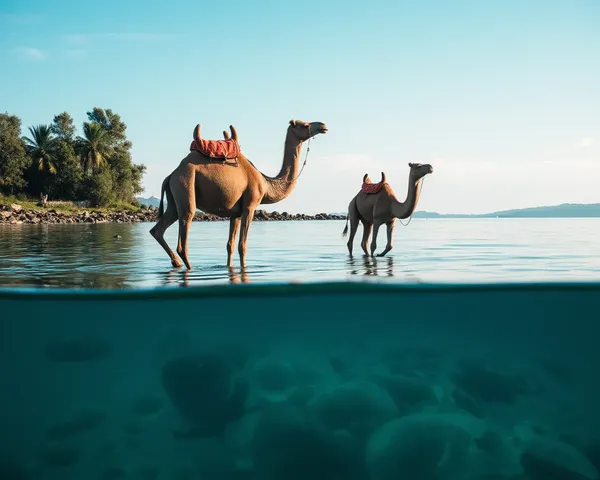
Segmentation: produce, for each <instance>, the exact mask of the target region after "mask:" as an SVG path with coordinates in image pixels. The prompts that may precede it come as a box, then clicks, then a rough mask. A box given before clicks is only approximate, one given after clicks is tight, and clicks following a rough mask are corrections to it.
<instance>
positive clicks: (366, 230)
mask: <svg viewBox="0 0 600 480" xmlns="http://www.w3.org/2000/svg"><path fill="white" fill-rule="evenodd" d="M362 225H363V236H362V240H361V242H360V248H362V250H363V252H365V255H367V256H368V255H369V252H368V250H367V244H368V243H369V235H371V228H372V227H373V224H372V223H369V222H367V221H366V220H363V221H362Z"/></svg>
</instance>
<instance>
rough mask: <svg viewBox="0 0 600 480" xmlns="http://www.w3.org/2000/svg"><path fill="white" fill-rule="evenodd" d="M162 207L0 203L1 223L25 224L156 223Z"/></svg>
mask: <svg viewBox="0 0 600 480" xmlns="http://www.w3.org/2000/svg"><path fill="white" fill-rule="evenodd" d="M157 214H158V209H156V208H154V207H147V208H144V207H142V208H140V209H139V210H120V211H116V210H115V211H107V210H94V209H90V210H81V211H74V212H68V211H60V210H55V209H52V208H51V209H41V210H40V209H29V208H23V207H21V206H20V205H0V224H2V223H6V224H24V223H33V224H36V223H37V224H39V223H61V224H72V223H136V222H155V221H157V220H158V217H157ZM228 219H229V217H227V218H225V217H219V216H217V215H212V214H209V213H202V212H196V215H195V216H194V220H193V221H195V222H214V221H223V220H228ZM345 219H346V216H345V215H333V214H331V215H330V214H328V213H317V214H316V215H305V214H301V213H299V214H290V213H288V212H283V213H279V212H265V211H264V210H256V212H255V213H254V220H255V221H284V220H345Z"/></svg>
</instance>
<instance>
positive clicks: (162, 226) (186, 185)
mask: <svg viewBox="0 0 600 480" xmlns="http://www.w3.org/2000/svg"><path fill="white" fill-rule="evenodd" d="M229 128H230V130H231V137H229V135H228V134H227V132H223V136H224V137H225V140H219V141H216V140H204V139H202V138H201V137H200V125H197V126H196V129H195V131H194V142H192V146H191V147H190V150H191V151H190V153H189V154H188V155H187V156H186V157H185V158H184V159H183V160H181V162H180V163H179V165H178V166H177V168H175V170H173V172H172V173H171V174H170V175H168V176H167V177H166V178H165V179H164V180H163V183H162V187H161V193H160V204H159V207H158V218H159V219H158V222H157V223H156V225H155V226H154V227H152V229H151V230H150V234H151V235H152V236H153V237H154V238H155V239H156V241H157V242H158V243H159V244H160V245H161V246H162V247H163V249H164V250H165V251H166V252H167V254H168V255H169V257H170V258H171V264H172V265H173V267H176V268H177V267H181V262H180V261H179V259H178V258H177V257H176V256H175V254H174V253H173V251H172V250H171V248H170V247H169V245H168V244H167V242H166V241H165V239H164V233H165V231H166V230H167V228H169V227H170V226H171V225H172V224H173V223H175V221H176V220H179V238H178V242H177V254H178V255H179V257H180V258H181V260H183V263H184V264H185V266H186V267H187V269H188V270H191V269H192V266H191V265H190V261H189V258H188V235H189V231H190V225H191V223H192V219H193V218H194V214H195V212H196V209H200V210H202V211H203V212H206V213H212V214H214V215H218V216H221V217H229V219H230V220H229V240H228V241H227V266H228V267H230V268H231V267H232V264H233V251H234V243H235V238H236V236H237V234H238V231H239V232H240V234H239V243H238V253H239V257H240V265H241V268H242V269H245V268H246V251H247V241H248V231H249V229H250V224H251V223H252V220H253V218H254V211H255V210H256V208H257V207H258V205H260V204H273V203H277V202H280V201H281V200H283V199H284V198H286V197H287V196H288V195H290V193H291V192H292V191H293V190H294V187H295V185H296V180H297V179H298V164H299V159H300V152H301V149H302V144H303V142H305V141H306V140H309V139H311V138H312V137H314V136H315V135H317V134H319V133H322V134H324V133H327V130H328V129H327V126H326V125H325V124H324V123H321V122H310V123H309V122H304V121H300V120H290V122H289V125H288V129H287V135H286V137H285V144H284V154H283V164H282V166H281V170H280V171H279V174H278V175H277V176H276V177H268V176H266V175H264V174H263V173H261V172H260V171H259V170H258V169H257V168H256V167H255V166H254V164H253V163H252V162H250V160H248V159H247V158H246V157H245V156H244V154H243V153H242V152H241V150H240V147H239V142H238V135H237V131H236V130H235V128H234V127H233V126H231V125H230V127H229ZM231 159H234V160H235V161H234V162H231V161H230V160H231ZM164 194H166V197H167V208H166V210H164V207H163V195H164ZM240 227H241V228H240Z"/></svg>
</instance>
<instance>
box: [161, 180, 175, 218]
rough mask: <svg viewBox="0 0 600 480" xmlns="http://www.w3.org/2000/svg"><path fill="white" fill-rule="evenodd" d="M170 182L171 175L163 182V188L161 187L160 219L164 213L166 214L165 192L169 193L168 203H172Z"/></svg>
mask: <svg viewBox="0 0 600 480" xmlns="http://www.w3.org/2000/svg"><path fill="white" fill-rule="evenodd" d="M169 180H171V175H169V176H167V178H165V179H164V180H163V183H162V186H161V187H160V204H159V205H158V218H160V217H162V216H163V213H165V205H164V203H163V195H164V194H165V191H166V192H167V202H169V203H171V202H172V200H171V199H172V198H173V195H172V194H171V188H170V187H169Z"/></svg>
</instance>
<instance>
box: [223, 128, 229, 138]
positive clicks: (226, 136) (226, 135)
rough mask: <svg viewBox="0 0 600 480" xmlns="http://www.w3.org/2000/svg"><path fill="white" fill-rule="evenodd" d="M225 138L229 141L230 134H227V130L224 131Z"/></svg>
mask: <svg viewBox="0 0 600 480" xmlns="http://www.w3.org/2000/svg"><path fill="white" fill-rule="evenodd" d="M223 138H224V139H225V140H229V133H228V132H227V130H223Z"/></svg>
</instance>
